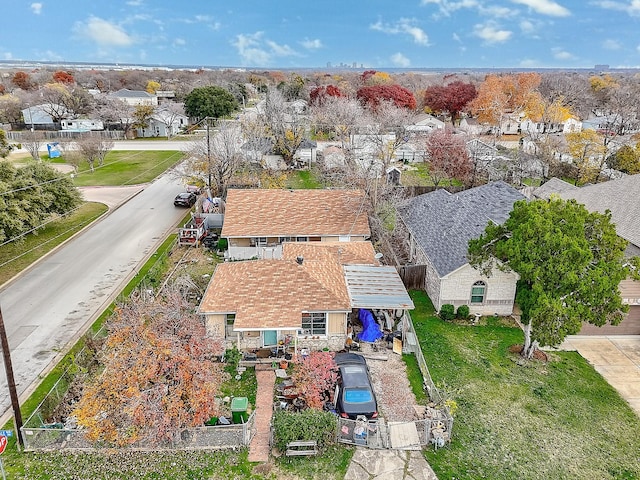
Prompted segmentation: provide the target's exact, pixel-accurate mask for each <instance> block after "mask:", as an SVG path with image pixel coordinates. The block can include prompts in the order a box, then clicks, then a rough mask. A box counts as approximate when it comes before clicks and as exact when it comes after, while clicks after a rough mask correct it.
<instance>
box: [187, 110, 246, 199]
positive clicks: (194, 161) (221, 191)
mask: <svg viewBox="0 0 640 480" xmlns="http://www.w3.org/2000/svg"><path fill="white" fill-rule="evenodd" d="M208 137H209V138H208V140H209V143H208V144H207V137H204V138H202V139H199V140H195V141H193V142H191V146H190V148H189V149H188V153H189V157H190V161H189V162H188V167H187V168H188V174H189V175H190V176H191V177H199V178H202V177H205V178H206V182H207V185H208V187H209V189H210V193H211V195H212V196H217V197H224V196H225V195H226V193H227V186H228V184H229V180H231V178H232V177H233V175H234V174H235V173H236V172H237V171H238V169H239V168H240V167H241V165H242V153H241V147H242V132H241V130H240V126H239V125H238V124H236V123H234V122H221V123H220V124H219V125H218V126H217V128H216V131H215V133H214V134H211V135H209V136H208Z"/></svg>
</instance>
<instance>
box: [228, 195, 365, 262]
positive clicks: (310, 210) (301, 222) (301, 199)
mask: <svg viewBox="0 0 640 480" xmlns="http://www.w3.org/2000/svg"><path fill="white" fill-rule="evenodd" d="M366 201H367V200H366V198H365V195H364V192H363V191H361V190H282V189H270V190H261V189H256V190H235V189H232V190H229V191H228V192H227V198H226V208H225V218H224V225H223V227H222V233H221V236H222V237H223V238H226V239H227V241H228V245H229V251H228V255H229V258H230V259H231V260H246V259H249V258H280V257H281V256H282V243H283V242H350V241H358V240H367V239H369V237H370V236H371V231H370V230H369V222H368V218H367V208H366V205H365V202H366Z"/></svg>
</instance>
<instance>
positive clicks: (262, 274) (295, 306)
mask: <svg viewBox="0 0 640 480" xmlns="http://www.w3.org/2000/svg"><path fill="white" fill-rule="evenodd" d="M349 308H350V304H349V295H348V293H347V290H346V285H345V282H344V274H343V272H342V267H341V266H340V265H338V264H337V263H335V262H327V261H313V260H308V261H304V262H303V263H302V265H299V264H298V263H297V262H296V261H295V260H253V261H244V262H229V263H222V264H219V265H218V266H217V267H216V270H215V272H214V274H213V278H212V279H211V282H210V283H209V286H208V287H207V291H206V292H205V294H204V297H203V299H202V302H201V304H200V308H199V311H200V313H233V312H235V314H236V318H235V329H236V330H255V329H266V330H269V329H275V328H299V327H300V326H301V319H302V312H303V311H331V310H333V311H346V310H349Z"/></svg>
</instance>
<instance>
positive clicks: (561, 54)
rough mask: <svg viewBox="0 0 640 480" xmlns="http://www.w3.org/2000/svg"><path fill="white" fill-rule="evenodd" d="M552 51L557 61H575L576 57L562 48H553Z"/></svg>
mask: <svg viewBox="0 0 640 480" xmlns="http://www.w3.org/2000/svg"><path fill="white" fill-rule="evenodd" d="M551 51H552V52H553V58H555V59H556V60H573V59H575V57H574V56H573V55H572V54H571V53H569V52H567V51H566V50H563V49H562V48H560V47H555V48H552V49H551Z"/></svg>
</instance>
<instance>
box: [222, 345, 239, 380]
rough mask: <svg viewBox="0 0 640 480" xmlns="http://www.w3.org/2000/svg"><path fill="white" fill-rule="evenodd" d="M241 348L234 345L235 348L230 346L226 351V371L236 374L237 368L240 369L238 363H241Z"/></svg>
mask: <svg viewBox="0 0 640 480" xmlns="http://www.w3.org/2000/svg"><path fill="white" fill-rule="evenodd" d="M240 356H241V354H240V350H238V349H237V348H236V346H235V345H234V346H233V348H228V349H227V350H225V351H224V362H225V363H226V365H225V367H224V371H225V372H227V373H229V374H231V375H235V374H236V370H238V365H240Z"/></svg>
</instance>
